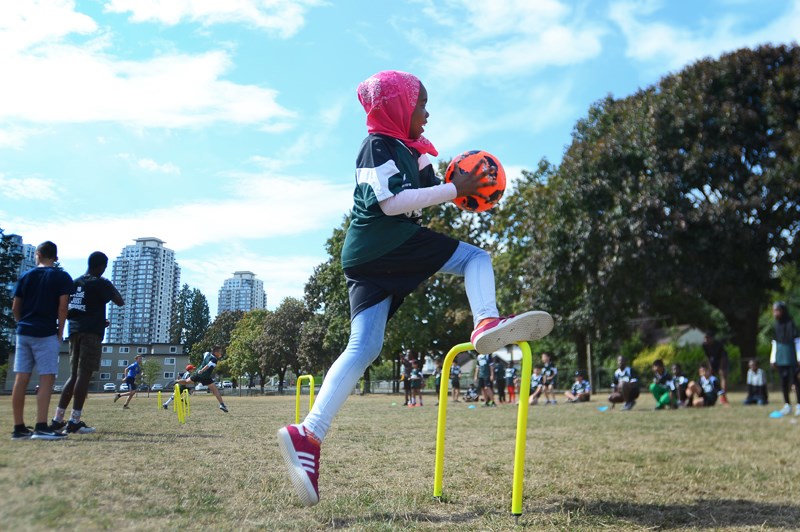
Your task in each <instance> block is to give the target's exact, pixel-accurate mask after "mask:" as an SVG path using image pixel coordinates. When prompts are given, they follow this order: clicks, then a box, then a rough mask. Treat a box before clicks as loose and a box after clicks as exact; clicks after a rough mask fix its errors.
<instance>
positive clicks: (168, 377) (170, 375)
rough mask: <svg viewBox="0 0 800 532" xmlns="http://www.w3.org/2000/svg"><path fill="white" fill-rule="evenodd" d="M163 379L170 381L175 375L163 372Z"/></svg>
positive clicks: (170, 372)
mask: <svg viewBox="0 0 800 532" xmlns="http://www.w3.org/2000/svg"><path fill="white" fill-rule="evenodd" d="M164 378H165V379H167V380H172V379H174V378H175V373H174V372H172V371H165V372H164Z"/></svg>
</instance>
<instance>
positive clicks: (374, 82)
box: [358, 70, 439, 156]
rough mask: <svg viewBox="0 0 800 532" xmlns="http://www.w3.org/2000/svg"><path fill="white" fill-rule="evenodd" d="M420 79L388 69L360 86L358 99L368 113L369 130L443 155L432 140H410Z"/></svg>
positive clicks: (409, 145)
mask: <svg viewBox="0 0 800 532" xmlns="http://www.w3.org/2000/svg"><path fill="white" fill-rule="evenodd" d="M419 87H420V81H419V79H418V78H417V77H416V76H414V75H412V74H409V73H407V72H400V71H397V70H384V71H383V72H378V73H377V74H375V75H373V76H370V77H369V78H367V79H366V80H364V81H362V82H361V83H360V84H359V85H358V100H359V101H360V102H361V105H362V106H364V110H365V111H366V112H367V131H368V132H370V133H377V134H379V135H388V136H390V137H394V138H396V139H398V140H399V141H400V142H402V143H403V144H405V145H406V146H408V147H409V148H415V149H416V150H417V151H419V152H420V153H430V154H431V155H433V156H436V155H439V152H438V151H436V148H434V147H433V144H431V141H429V140H428V139H426V138H425V137H422V136H420V137H419V138H418V139H411V138H409V137H408V131H409V129H410V128H411V115H412V113H413V112H414V108H415V107H416V106H417V98H418V97H419Z"/></svg>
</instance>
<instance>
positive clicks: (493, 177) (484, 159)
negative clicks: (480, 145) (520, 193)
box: [444, 150, 506, 212]
mask: <svg viewBox="0 0 800 532" xmlns="http://www.w3.org/2000/svg"><path fill="white" fill-rule="evenodd" d="M455 174H459V175H464V174H471V175H483V176H484V177H483V179H481V181H480V183H481V186H480V187H479V189H480V192H476V193H474V194H467V195H464V196H459V197H458V198H456V199H454V200H453V203H455V204H456V206H457V207H458V208H459V209H462V210H465V211H470V212H483V211H488V210H489V209H491V208H492V207H494V206H495V205H497V203H498V202H499V201H500V198H502V197H503V192H504V191H505V189H506V172H505V170H503V165H501V164H500V161H498V160H497V158H496V157H495V156H494V155H492V154H491V153H489V152H487V151H483V150H470V151H465V152H464V153H462V154H461V155H459V156H457V157H455V158H454V159H453V160H452V161H450V164H449V165H448V166H447V170H446V171H445V173H444V180H445V182H446V183H450V182H452V181H453V177H454V175H455Z"/></svg>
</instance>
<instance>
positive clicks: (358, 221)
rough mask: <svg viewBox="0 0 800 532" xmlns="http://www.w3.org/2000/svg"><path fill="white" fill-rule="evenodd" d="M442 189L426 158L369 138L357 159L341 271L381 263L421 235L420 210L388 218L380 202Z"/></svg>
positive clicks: (379, 138) (380, 138) (385, 140)
mask: <svg viewBox="0 0 800 532" xmlns="http://www.w3.org/2000/svg"><path fill="white" fill-rule="evenodd" d="M438 184H439V180H438V178H437V177H436V174H435V172H434V170H433V165H431V162H430V159H428V156H427V155H419V154H418V153H417V152H416V151H412V150H411V149H409V148H408V147H406V145H405V144H403V143H402V142H400V141H399V140H397V139H395V138H392V137H387V136H385V135H369V136H368V137H367V138H366V139H364V142H363V143H362V144H361V149H360V150H359V153H358V158H357V159H356V188H355V191H354V192H353V212H352V217H351V220H350V227H349V228H348V229H347V235H346V236H345V240H344V247H343V249H342V267H343V268H350V267H353V266H357V265H359V264H363V263H365V262H369V261H371V260H374V259H377V258H378V257H381V256H383V255H385V254H386V253H388V252H390V251H392V250H393V249H395V248H396V247H398V246H399V245H400V244H402V243H403V242H405V241H406V240H408V239H409V238H411V236H412V235H413V234H414V233H416V232H417V231H418V230H419V228H420V225H419V221H420V218H421V212H420V211H414V212H407V213H404V214H399V215H396V216H387V215H386V214H384V212H383V211H382V210H381V207H380V205H379V202H381V201H383V200H385V199H388V198H390V197H392V196H394V195H396V194H398V193H400V192H401V191H403V190H405V189H414V188H425V187H431V186H434V185H438Z"/></svg>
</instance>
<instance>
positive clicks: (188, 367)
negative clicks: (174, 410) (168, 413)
mask: <svg viewBox="0 0 800 532" xmlns="http://www.w3.org/2000/svg"><path fill="white" fill-rule="evenodd" d="M192 371H194V365H193V364H187V365H186V371H184V372H183V375H181V378H180V379H178V380H179V381H180V380H183V381H186V380H188V379H189V377H191V376H192ZM176 382H177V381H176ZM188 389H189V387H188V386H186V385H183V384H180V383H178V390H180V393H183V391H184V390H188ZM175 399H176V397H175V391H174V390H173V391H172V395H170V396H169V399H167V400H166V402H164V404H163V405H161V407H162V408H163V409H164V410H166V409H167V407H168V406H169V404H170V403H171V402H172V401H174V400H175Z"/></svg>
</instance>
